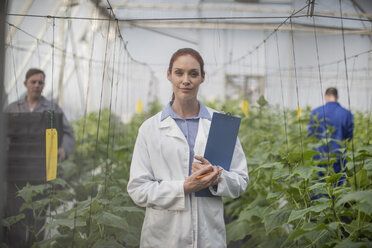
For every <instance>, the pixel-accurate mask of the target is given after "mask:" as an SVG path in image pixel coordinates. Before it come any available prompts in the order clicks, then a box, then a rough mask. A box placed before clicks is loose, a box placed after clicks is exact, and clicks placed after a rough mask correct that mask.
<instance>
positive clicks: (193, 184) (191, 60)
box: [128, 48, 248, 248]
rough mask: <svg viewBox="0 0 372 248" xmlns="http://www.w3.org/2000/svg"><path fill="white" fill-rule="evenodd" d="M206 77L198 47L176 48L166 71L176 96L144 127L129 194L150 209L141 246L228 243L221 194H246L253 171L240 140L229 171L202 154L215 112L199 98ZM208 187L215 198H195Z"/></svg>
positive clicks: (137, 149)
mask: <svg viewBox="0 0 372 248" xmlns="http://www.w3.org/2000/svg"><path fill="white" fill-rule="evenodd" d="M204 76H205V72H204V62H203V59H202V57H201V56H200V54H199V53H198V52H197V51H195V50H193V49H191V48H183V49H180V50H178V51H176V52H175V53H174V54H173V56H172V58H171V60H170V63H169V68H168V72H167V78H168V80H169V81H170V82H171V83H172V86H173V99H172V101H171V102H170V103H169V104H168V105H167V106H166V107H165V108H164V109H163V111H161V112H160V113H158V114H156V115H155V116H153V117H151V118H149V119H148V120H146V121H145V122H144V123H143V124H142V126H141V127H140V129H139V132H138V137H137V141H136V144H135V147H134V152H133V158H132V165H131V170H130V179H129V183H128V193H129V195H130V196H131V198H132V199H133V201H134V202H135V203H136V204H137V205H139V206H141V207H146V215H145V220H144V223H143V227H142V233H141V247H162V248H163V247H182V248H184V247H203V248H205V247H213V248H215V247H226V232H225V223H224V219H223V203H222V200H221V196H223V197H231V198H236V197H238V196H239V195H240V194H241V193H243V192H244V190H245V188H246V186H247V183H248V172H247V166H246V159H245V155H244V153H243V150H242V148H241V145H240V142H239V140H238V141H237V142H236V146H235V151H234V155H233V158H232V162H231V166H230V171H219V169H218V167H217V166H214V165H211V164H210V163H209V162H208V161H207V160H206V159H204V158H203V157H201V156H200V155H203V154H204V150H205V146H206V142H207V137H208V132H209V127H210V124H211V116H212V114H213V110H212V109H209V108H207V107H205V106H204V105H203V104H202V103H201V102H199V101H198V100H197V94H198V90H199V86H200V84H201V83H203V81H204ZM194 158H195V160H194ZM203 174H206V175H204V176H203V177H200V176H201V175H203ZM203 188H209V190H210V191H211V193H212V194H213V195H214V196H216V197H196V196H195V192H196V191H198V190H200V189H203Z"/></svg>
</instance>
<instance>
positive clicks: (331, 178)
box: [325, 173, 343, 183]
mask: <svg viewBox="0 0 372 248" xmlns="http://www.w3.org/2000/svg"><path fill="white" fill-rule="evenodd" d="M342 176H343V174H342V173H337V174H334V175H331V176H328V177H326V178H325V181H326V182H327V183H337V181H338V180H339V179H340V178H341V177H342Z"/></svg>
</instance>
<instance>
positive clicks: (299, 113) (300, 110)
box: [296, 107, 302, 120]
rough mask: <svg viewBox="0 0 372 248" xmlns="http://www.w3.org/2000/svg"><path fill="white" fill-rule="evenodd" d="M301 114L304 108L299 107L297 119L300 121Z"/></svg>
mask: <svg viewBox="0 0 372 248" xmlns="http://www.w3.org/2000/svg"><path fill="white" fill-rule="evenodd" d="M301 114H302V108H301V107H298V108H297V117H296V119H297V120H299V119H300V117H301Z"/></svg>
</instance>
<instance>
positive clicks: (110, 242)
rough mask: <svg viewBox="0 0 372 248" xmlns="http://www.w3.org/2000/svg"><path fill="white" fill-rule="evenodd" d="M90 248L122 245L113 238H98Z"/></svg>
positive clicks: (108, 247)
mask: <svg viewBox="0 0 372 248" xmlns="http://www.w3.org/2000/svg"><path fill="white" fill-rule="evenodd" d="M92 248H123V245H121V244H119V243H118V242H116V241H115V240H114V239H113V238H111V239H109V240H105V239H100V240H98V241H97V243H95V244H94V245H93V247H92Z"/></svg>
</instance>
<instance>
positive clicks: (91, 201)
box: [88, 9, 112, 237]
mask: <svg viewBox="0 0 372 248" xmlns="http://www.w3.org/2000/svg"><path fill="white" fill-rule="evenodd" d="M110 12H111V13H112V9H111V10H110ZM110 18H111V15H110ZM110 25H111V21H109V23H108V25H107V37H106V48H105V58H104V66H103V73H102V84H101V96H100V103H99V111H98V122H97V134H96V144H95V153H94V157H95V158H94V162H93V170H92V182H94V181H95V175H94V174H95V170H96V167H97V158H96V156H97V154H98V149H99V148H98V145H99V144H98V143H99V141H98V138H99V128H100V124H101V114H102V101H103V90H104V83H105V76H106V73H105V72H106V62H107V61H106V60H107V50H108V43H109V37H110ZM93 186H94V184H92V186H91V188H90V205H89V217H88V237H89V235H90V231H91V222H92V203H93V197H92V195H93Z"/></svg>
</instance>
